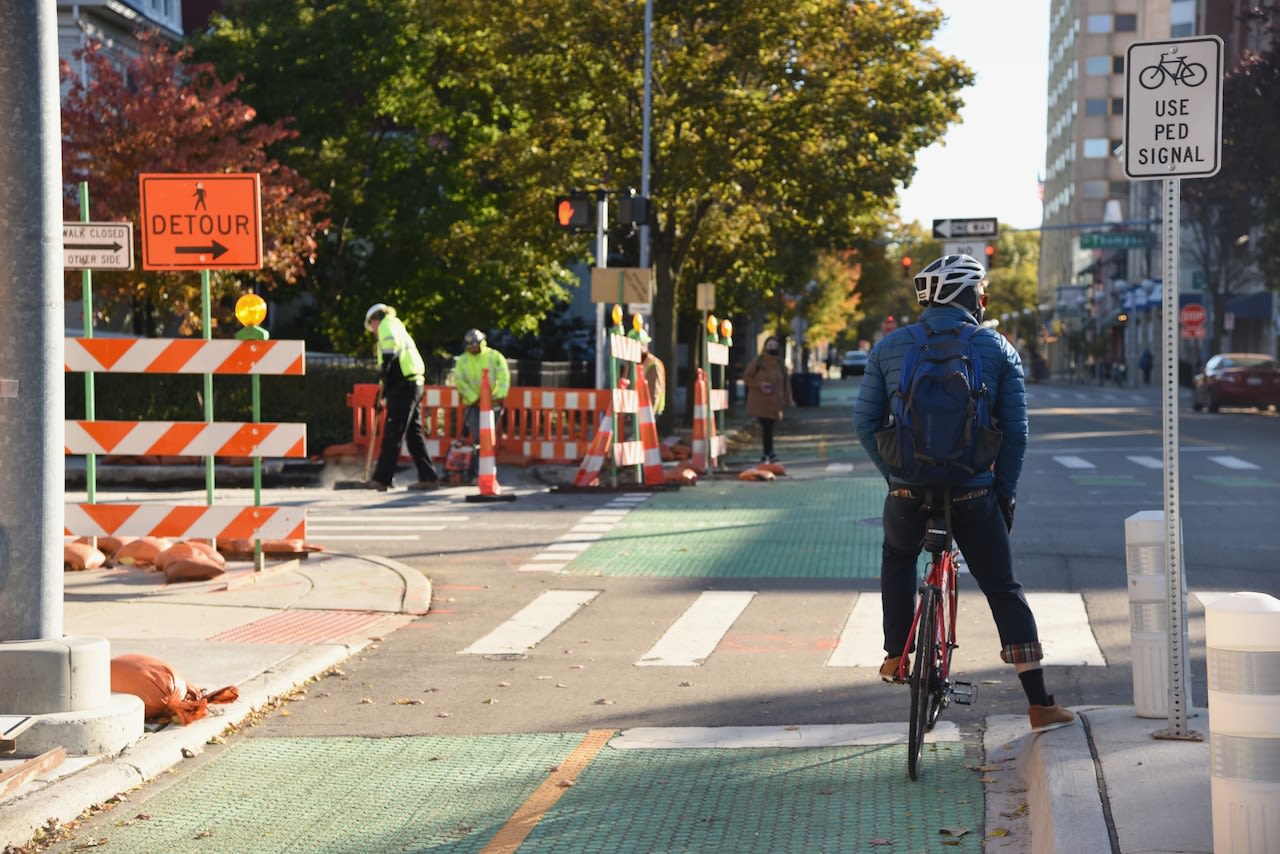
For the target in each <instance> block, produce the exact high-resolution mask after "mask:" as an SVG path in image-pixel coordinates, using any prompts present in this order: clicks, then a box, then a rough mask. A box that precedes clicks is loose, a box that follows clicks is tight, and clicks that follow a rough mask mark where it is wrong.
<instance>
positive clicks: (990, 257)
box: [982, 243, 996, 270]
mask: <svg viewBox="0 0 1280 854" xmlns="http://www.w3.org/2000/svg"><path fill="white" fill-rule="evenodd" d="M982 251H984V252H986V253H987V269H988V270H990V269H991V268H992V267H994V266H995V265H996V248H995V247H994V246H992V245H991V244H990V243H988V244H987V247H986V249H984V250H982Z"/></svg>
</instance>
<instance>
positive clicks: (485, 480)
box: [466, 368, 516, 502]
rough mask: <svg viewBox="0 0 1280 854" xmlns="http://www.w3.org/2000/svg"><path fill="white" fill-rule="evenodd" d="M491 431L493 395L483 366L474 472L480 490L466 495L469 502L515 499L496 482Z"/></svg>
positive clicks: (487, 370)
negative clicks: (477, 453)
mask: <svg viewBox="0 0 1280 854" xmlns="http://www.w3.org/2000/svg"><path fill="white" fill-rule="evenodd" d="M493 433H494V431H493V396H492V393H491V392H490V391H489V369H488V368H485V369H484V371H483V373H481V374H480V460H479V465H478V470H477V472H476V485H477V486H478V487H479V488H480V492H479V493H478V494H477V495H468V496H467V498H466V500H467V501H469V502H476V501H515V500H516V496H515V494H514V493H511V492H506V493H504V492H503V491H502V487H501V486H500V485H499V484H498V460H497V453H496V450H497V443H496V442H495V441H494V438H493Z"/></svg>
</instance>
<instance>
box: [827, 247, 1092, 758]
mask: <svg viewBox="0 0 1280 854" xmlns="http://www.w3.org/2000/svg"><path fill="white" fill-rule="evenodd" d="M986 285H987V271H986V269H985V268H984V267H983V266H982V265H981V264H980V263H978V261H976V260H975V259H973V258H971V257H969V256H968V255H948V256H946V257H943V258H939V259H938V260H936V261H934V262H933V263H931V264H929V265H928V266H927V267H925V268H924V269H923V270H922V271H921V272H920V274H919V275H917V276H916V277H915V288H916V299H917V300H918V301H919V302H920V304H921V305H923V306H924V307H925V309H924V311H923V312H922V314H921V319H922V320H925V321H927V322H928V324H929V327H930V328H931V329H934V330H945V329H953V328H955V327H957V326H959V325H961V324H977V325H981V323H982V315H983V311H984V309H985V308H986V305H987V294H986ZM913 341H914V339H913V338H912V336H911V333H910V331H909V330H908V329H907V328H906V326H905V325H904V326H901V327H899V328H898V329H897V330H895V331H894V332H891V333H889V334H888V335H886V336H885V337H884V338H883V339H882V340H881V341H880V342H879V343H878V344H877V345H876V346H875V348H874V349H872V351H871V359H870V362H869V364H868V365H867V371H866V376H864V377H863V380H862V386H861V388H860V389H859V390H858V400H857V403H856V405H855V408H854V418H853V421H854V429H855V431H856V432H857V434H858V440H859V441H860V442H861V443H862V447H863V448H864V449H865V450H866V452H867V454H868V456H870V457H871V461H872V462H873V463H875V466H876V468H877V469H879V471H880V473H881V474H883V475H884V477H885V480H886V481H887V482H888V485H889V493H888V495H887V496H886V497H885V501H884V542H883V546H882V549H881V563H880V595H881V600H882V603H883V608H884V615H883V627H884V648H885V654H886V657H885V660H884V664H882V665H881V667H880V677H881V678H882V679H883V680H884V681H885V682H896V681H899V680H898V678H897V674H898V672H899V665H900V664H901V663H902V661H901V658H902V651H903V647H904V646H905V645H906V642H907V636H908V634H909V633H910V631H911V621H912V616H913V614H914V611H915V593H916V587H917V584H918V583H919V581H918V577H917V572H916V565H917V561H918V559H919V557H920V551H921V549H922V547H923V544H924V534H925V524H926V522H927V521H928V519H927V514H926V513H924V512H922V511H921V507H922V505H923V504H924V501H925V492H926V491H925V489H924V488H923V487H922V486H921V485H920V484H914V483H908V482H905V481H903V480H901V479H899V478H896V477H894V476H893V475H892V474H891V472H890V470H889V466H888V465H887V464H886V463H885V461H884V458H883V457H882V456H881V455H880V452H879V450H878V449H877V446H876V439H875V433H876V431H877V430H881V429H883V428H884V427H885V425H886V424H887V423H888V414H889V403H890V394H891V392H892V390H894V389H896V388H897V387H898V381H899V378H900V374H901V370H902V363H903V358H904V357H905V355H906V353H907V351H908V349H909V348H910V347H912V346H913ZM973 341H974V344H975V347H976V349H977V350H978V353H979V355H980V356H981V361H982V379H983V382H984V383H985V385H986V387H987V389H988V394H989V396H990V405H991V413H992V422H993V426H994V427H996V428H997V429H999V430H1000V431H1002V433H1003V434H1004V438H1003V443H1002V444H1001V447H1000V454H999V456H998V457H997V459H996V462H995V465H994V467H993V470H991V471H984V472H981V473H979V474H977V475H975V476H974V477H973V478H971V479H970V480H969V481H968V482H966V483H965V484H964V485H963V486H961V487H958V488H955V489H953V490H952V492H953V496H952V504H951V507H952V512H951V521H952V529H953V530H952V533H953V536H954V537H955V542H956V545H957V546H958V547H959V549H960V552H961V554H963V555H964V557H965V562H966V563H967V564H968V566H969V572H970V573H971V574H972V575H973V578H974V580H975V581H977V582H978V587H979V588H981V590H982V592H983V594H984V595H985V596H986V597H987V603H988V605H989V606H990V608H991V615H992V617H993V618H994V619H995V623H996V627H997V629H998V630H999V633H1000V644H1001V650H1000V658H1001V659H1002V660H1003V661H1005V662H1007V663H1010V664H1013V665H1014V666H1015V668H1016V669H1017V671H1018V679H1019V681H1021V683H1022V688H1023V691H1024V692H1025V693H1026V695H1027V701H1028V703H1029V704H1030V708H1029V709H1028V716H1029V717H1030V719H1031V727H1032V729H1033V730H1034V731H1036V732H1043V731H1045V730H1048V729H1054V728H1056V727H1060V726H1065V725H1067V724H1070V723H1071V722H1072V721H1074V720H1075V715H1074V714H1073V713H1072V712H1070V711H1069V710H1067V709H1064V708H1063V707H1062V706H1060V705H1058V704H1057V703H1056V702H1055V701H1054V699H1053V696H1052V695H1051V694H1049V693H1048V692H1047V691H1046V689H1045V684H1044V671H1043V670H1042V669H1041V667H1040V660H1041V659H1042V658H1043V657H1044V652H1043V650H1042V648H1041V645H1040V639H1039V635H1038V633H1037V631H1036V621H1035V617H1034V616H1033V615H1032V613H1031V608H1030V607H1029V606H1028V605H1027V600H1026V597H1025V596H1024V595H1023V592H1022V585H1021V584H1019V583H1018V581H1017V579H1016V578H1015V577H1014V574H1013V553H1012V550H1011V547H1010V544H1009V533H1010V531H1012V530H1013V509H1014V496H1015V494H1016V493H1017V489H1018V477H1019V475H1020V474H1021V472H1022V458H1023V454H1024V452H1025V451H1026V445H1027V400H1026V387H1025V385H1024V383H1023V373H1022V362H1021V360H1020V359H1019V358H1018V353H1017V351H1016V350H1014V348H1013V347H1012V346H1011V345H1010V344H1009V342H1008V341H1006V340H1005V338H1004V337H1003V336H1002V335H999V334H997V333H996V332H995V331H994V330H990V329H986V330H980V331H979V332H978V333H977V334H976V335H975V336H974V339H973Z"/></svg>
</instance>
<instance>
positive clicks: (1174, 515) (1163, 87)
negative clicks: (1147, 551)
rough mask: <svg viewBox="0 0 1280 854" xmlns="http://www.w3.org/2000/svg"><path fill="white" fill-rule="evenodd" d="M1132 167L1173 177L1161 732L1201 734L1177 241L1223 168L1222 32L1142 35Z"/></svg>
mask: <svg viewBox="0 0 1280 854" xmlns="http://www.w3.org/2000/svg"><path fill="white" fill-rule="evenodd" d="M1125 67H1126V70H1127V79H1126V81H1125V84H1126V85H1125V117H1124V161H1125V174H1127V175H1128V176H1129V177H1130V178H1132V179H1134V180H1150V179H1155V178H1159V179H1162V180H1163V182H1164V186H1163V190H1164V192H1163V198H1164V228H1163V234H1162V236H1163V239H1164V247H1163V252H1162V256H1163V266H1164V270H1163V276H1164V283H1165V284H1164V289H1163V294H1162V303H1161V308H1162V310H1163V312H1164V313H1163V316H1162V320H1163V324H1162V333H1163V335H1162V338H1163V350H1162V351H1163V367H1164V372H1163V377H1162V386H1163V388H1162V394H1163V401H1162V403H1163V421H1164V524H1165V560H1166V562H1167V572H1166V573H1165V577H1166V579H1167V582H1168V589H1167V597H1166V606H1167V607H1166V610H1167V616H1168V628H1169V631H1168V637H1169V661H1168V668H1169V727H1168V729H1167V730H1165V731H1161V732H1156V733H1155V734H1154V735H1155V737H1156V738H1171V739H1194V740H1199V739H1200V735H1199V734H1197V733H1192V732H1188V730H1187V686H1186V678H1187V673H1186V670H1187V668H1186V662H1187V658H1186V643H1187V638H1186V616H1187V603H1186V597H1185V596H1184V594H1183V587H1184V582H1183V565H1182V517H1181V512H1180V505H1181V497H1180V495H1179V492H1178V338H1179V336H1178V324H1179V312H1178V281H1179V276H1178V274H1179V270H1178V251H1179V246H1180V235H1179V229H1180V225H1181V217H1180V209H1179V204H1180V200H1181V196H1180V190H1181V187H1182V180H1181V179H1182V178H1183V177H1193V178H1207V177H1210V176H1211V175H1214V174H1216V173H1217V171H1218V169H1219V166H1220V160H1221V152H1222V39H1220V38H1218V37H1217V36H1198V37H1196V38H1190V39H1169V40H1167V41H1162V42H1135V43H1134V44H1131V45H1130V46H1129V52H1128V56H1127V61H1126V63H1125Z"/></svg>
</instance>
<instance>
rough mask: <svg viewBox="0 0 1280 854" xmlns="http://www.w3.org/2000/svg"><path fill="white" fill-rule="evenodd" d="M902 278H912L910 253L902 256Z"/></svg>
mask: <svg viewBox="0 0 1280 854" xmlns="http://www.w3.org/2000/svg"><path fill="white" fill-rule="evenodd" d="M902 278H904V279H909V278H911V256H910V255H903V256H902Z"/></svg>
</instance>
